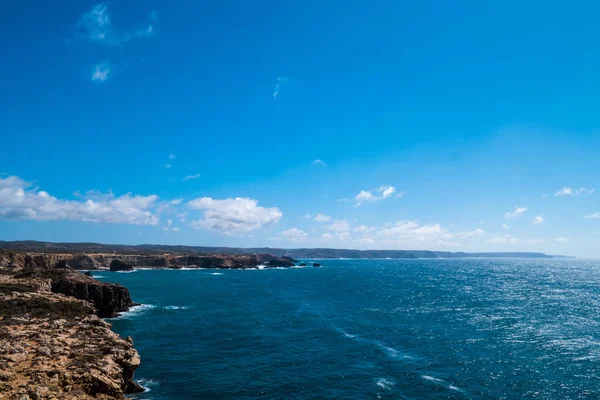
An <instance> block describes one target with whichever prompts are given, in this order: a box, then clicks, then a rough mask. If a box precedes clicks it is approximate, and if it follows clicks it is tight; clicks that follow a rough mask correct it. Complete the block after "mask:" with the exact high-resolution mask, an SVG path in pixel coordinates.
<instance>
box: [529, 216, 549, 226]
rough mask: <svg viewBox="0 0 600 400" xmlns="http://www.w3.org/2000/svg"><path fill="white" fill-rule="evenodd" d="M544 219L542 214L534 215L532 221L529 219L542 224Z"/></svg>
mask: <svg viewBox="0 0 600 400" xmlns="http://www.w3.org/2000/svg"><path fill="white" fill-rule="evenodd" d="M545 220H546V219H545V218H544V214H541V215H538V216H536V217H535V218H534V219H533V221H531V223H532V224H534V225H539V224H542V223H543V222H544V221H545Z"/></svg>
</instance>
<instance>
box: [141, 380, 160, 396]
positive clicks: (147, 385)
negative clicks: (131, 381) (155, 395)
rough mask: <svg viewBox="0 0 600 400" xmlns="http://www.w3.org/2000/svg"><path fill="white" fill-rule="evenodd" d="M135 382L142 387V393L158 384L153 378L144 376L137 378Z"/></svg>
mask: <svg viewBox="0 0 600 400" xmlns="http://www.w3.org/2000/svg"><path fill="white" fill-rule="evenodd" d="M136 383H137V384H138V385H140V386H141V387H143V388H144V393H147V392H149V391H151V390H152V388H153V387H154V386H156V385H158V382H156V381H155V380H153V379H144V378H140V379H137V380H136Z"/></svg>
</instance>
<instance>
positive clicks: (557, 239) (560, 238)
mask: <svg viewBox="0 0 600 400" xmlns="http://www.w3.org/2000/svg"><path fill="white" fill-rule="evenodd" d="M554 241H555V242H558V243H569V241H570V239H569V238H566V237H557V238H555V239H554Z"/></svg>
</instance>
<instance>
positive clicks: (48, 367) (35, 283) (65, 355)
mask: <svg viewBox="0 0 600 400" xmlns="http://www.w3.org/2000/svg"><path fill="white" fill-rule="evenodd" d="M132 306H135V303H133V302H132V301H131V299H130V298H129V292H128V290H127V289H126V288H125V287H123V286H121V285H117V284H111V283H103V282H100V281H97V280H95V279H92V278H89V277H87V276H84V275H83V274H81V273H79V272H76V271H73V270H70V269H58V268H46V267H40V266H33V265H28V266H27V267H23V266H16V265H10V266H7V265H0V337H1V338H2V341H1V344H0V393H2V395H0V398H31V399H35V398H65V399H92V398H102V399H124V398H125V395H126V394H133V393H141V392H144V390H145V389H144V388H143V387H142V386H141V385H139V384H137V383H135V381H134V373H135V370H136V369H137V368H138V367H139V365H140V362H141V360H140V356H139V354H138V352H137V350H136V349H135V348H134V345H133V340H132V338H131V337H128V338H122V337H121V336H119V335H118V334H117V333H115V332H113V331H112V330H111V328H112V325H111V324H110V323H109V322H107V321H106V320H105V319H103V318H107V317H116V316H119V315H120V313H122V312H127V311H128V310H129V309H130V307H132Z"/></svg>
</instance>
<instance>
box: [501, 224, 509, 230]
mask: <svg viewBox="0 0 600 400" xmlns="http://www.w3.org/2000/svg"><path fill="white" fill-rule="evenodd" d="M502 227H503V228H504V229H510V226H508V225H506V224H502Z"/></svg>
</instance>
